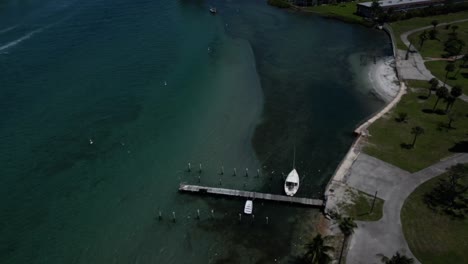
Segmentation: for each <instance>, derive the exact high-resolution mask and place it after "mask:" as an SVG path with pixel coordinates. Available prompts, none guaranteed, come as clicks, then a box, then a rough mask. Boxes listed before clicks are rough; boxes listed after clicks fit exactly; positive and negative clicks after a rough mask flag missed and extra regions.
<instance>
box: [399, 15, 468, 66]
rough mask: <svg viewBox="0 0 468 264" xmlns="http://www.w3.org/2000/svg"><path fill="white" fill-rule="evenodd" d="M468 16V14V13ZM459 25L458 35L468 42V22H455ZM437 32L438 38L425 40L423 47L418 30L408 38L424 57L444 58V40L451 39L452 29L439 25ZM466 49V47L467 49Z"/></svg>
mask: <svg viewBox="0 0 468 264" xmlns="http://www.w3.org/2000/svg"><path fill="white" fill-rule="evenodd" d="M467 17H468V14H467ZM453 25H456V26H458V27H459V28H458V29H457V30H456V31H455V32H456V33H457V37H458V38H459V39H461V40H463V41H464V42H465V43H468V22H463V23H456V24H453ZM437 31H438V32H439V33H438V34H437V38H438V39H434V40H431V39H428V40H426V41H425V42H424V44H423V46H422V48H421V46H420V45H419V44H420V43H419V34H421V32H416V33H413V34H411V35H410V36H409V37H408V39H409V40H410V41H411V42H412V43H414V45H415V47H416V48H417V49H418V51H419V53H421V55H422V56H423V57H432V58H442V55H443V54H445V53H446V52H445V51H444V42H445V41H446V40H447V39H449V33H451V32H452V29H446V28H445V26H441V27H437ZM465 51H466V49H465Z"/></svg>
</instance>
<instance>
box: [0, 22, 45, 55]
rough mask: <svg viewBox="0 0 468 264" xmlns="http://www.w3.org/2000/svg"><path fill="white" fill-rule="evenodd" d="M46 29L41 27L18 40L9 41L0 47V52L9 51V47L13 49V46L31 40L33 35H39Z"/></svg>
mask: <svg viewBox="0 0 468 264" xmlns="http://www.w3.org/2000/svg"><path fill="white" fill-rule="evenodd" d="M47 27H48V26H45V27H42V28H39V29H36V30H33V31H31V32H29V33H27V34H26V35H24V36H22V37H20V38H19V39H16V40H13V41H11V42H9V43H7V44H5V45H3V46H0V51H4V50H6V49H9V48H11V47H14V46H16V45H18V44H20V43H21V42H23V41H25V40H27V39H29V38H31V37H32V36H34V35H35V34H37V33H40V32H41V31H43V30H44V29H46V28H47ZM5 30H6V29H5Z"/></svg>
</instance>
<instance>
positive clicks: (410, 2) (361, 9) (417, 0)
mask: <svg viewBox="0 0 468 264" xmlns="http://www.w3.org/2000/svg"><path fill="white" fill-rule="evenodd" d="M379 4H380V7H381V8H382V11H383V12H385V13H387V12H388V10H389V9H392V10H393V12H405V11H409V10H413V9H419V8H425V7H429V6H436V5H442V4H443V3H442V1H440V0H383V1H379ZM371 6H372V2H363V3H358V4H357V11H356V13H357V14H358V15H360V16H363V17H371V16H372V9H371Z"/></svg>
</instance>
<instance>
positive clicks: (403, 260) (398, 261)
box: [378, 251, 414, 264]
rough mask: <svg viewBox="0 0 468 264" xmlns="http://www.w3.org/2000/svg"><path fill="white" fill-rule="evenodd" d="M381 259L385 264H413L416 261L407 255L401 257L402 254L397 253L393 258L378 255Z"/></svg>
mask: <svg viewBox="0 0 468 264" xmlns="http://www.w3.org/2000/svg"><path fill="white" fill-rule="evenodd" d="M378 256H379V257H380V261H382V263H384V264H413V263H414V259H412V258H409V257H407V256H405V255H400V252H398V251H397V252H396V253H395V255H393V256H392V257H391V258H389V257H387V256H384V255H382V254H378Z"/></svg>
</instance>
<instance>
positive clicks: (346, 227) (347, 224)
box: [338, 217, 357, 237]
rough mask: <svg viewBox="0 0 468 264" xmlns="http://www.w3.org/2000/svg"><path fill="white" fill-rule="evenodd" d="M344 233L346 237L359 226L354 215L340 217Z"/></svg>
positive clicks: (340, 225) (340, 226)
mask: <svg viewBox="0 0 468 264" xmlns="http://www.w3.org/2000/svg"><path fill="white" fill-rule="evenodd" d="M338 227H339V228H340V230H341V232H342V233H343V235H345V236H346V237H348V236H350V235H352V234H353V233H354V228H357V225H356V223H355V222H354V219H353V218H352V217H343V218H341V219H340V224H339V225H338Z"/></svg>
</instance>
